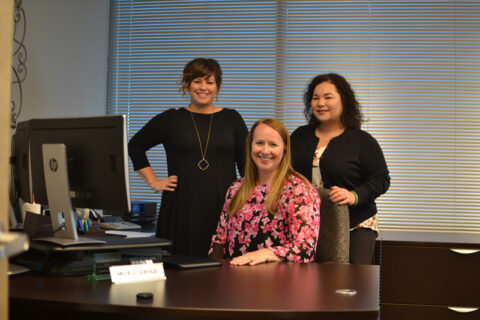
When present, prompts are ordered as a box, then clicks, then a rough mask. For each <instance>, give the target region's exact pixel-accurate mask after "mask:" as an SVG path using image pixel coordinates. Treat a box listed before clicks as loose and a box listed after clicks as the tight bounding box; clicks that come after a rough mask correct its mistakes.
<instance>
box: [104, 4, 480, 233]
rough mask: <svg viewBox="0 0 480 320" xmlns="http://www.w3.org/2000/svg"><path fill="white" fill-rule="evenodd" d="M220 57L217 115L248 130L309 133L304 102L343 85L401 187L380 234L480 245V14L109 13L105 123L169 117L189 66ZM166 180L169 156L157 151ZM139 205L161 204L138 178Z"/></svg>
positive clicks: (478, 7) (117, 9)
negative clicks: (436, 234) (469, 240)
mask: <svg viewBox="0 0 480 320" xmlns="http://www.w3.org/2000/svg"><path fill="white" fill-rule="evenodd" d="M196 57H212V58H216V59H217V60H218V61H219V62H220V64H221V65H222V69H223V73H224V83H223V85H222V89H221V91H220V96H219V99H218V100H217V101H216V105H218V106H220V107H230V108H235V109H236V110H238V111H239V112H240V113H241V114H242V116H243V118H244V119H245V121H246V123H247V126H251V124H253V122H255V121H256V120H258V119H259V118H262V117H275V118H278V119H280V120H281V121H283V122H284V123H285V125H286V126H287V128H288V129H289V130H290V131H292V130H294V129H295V128H296V127H298V126H300V125H303V124H305V122H306V121H305V119H304V117H303V112H302V111H303V102H302V96H303V92H304V90H305V87H306V85H307V83H308V82H309V80H310V79H311V78H312V77H314V76H315V75H317V74H320V73H326V72H336V73H339V74H341V75H343V76H345V78H346V79H347V80H349V82H350V83H351V85H352V87H353V88H354V90H355V92H356V94H357V97H358V99H359V101H360V103H361V105H362V112H363V113H364V116H365V119H366V121H365V123H364V124H363V126H362V128H363V129H364V130H366V131H368V132H370V133H371V134H372V135H373V136H374V137H375V138H376V139H377V140H378V141H379V143H380V145H381V146H382V149H383V151H384V153H385V157H386V160H387V164H388V166H389V169H390V172H391V177H392V184H391V187H390V189H389V190H388V192H387V193H386V194H385V195H383V196H381V197H380V198H379V199H378V200H377V205H378V208H379V215H378V217H379V224H380V229H381V230H398V231H400V230H403V231H440V232H461V233H480V200H479V199H480V197H479V196H478V194H480V147H479V143H478V141H479V138H480V129H479V128H478V123H479V122H480V110H479V108H478V107H479V102H480V90H478V88H479V83H480V1H395V0H391V1H373V0H371V1H131V0H129V1H127V0H113V1H111V16H110V49H109V77H108V79H109V85H108V90H109V92H108V112H109V113H123V114H126V115H127V118H128V135H129V137H131V136H132V135H133V134H135V133H136V132H137V131H138V130H139V129H140V128H141V127H142V126H143V125H144V124H145V123H146V122H147V121H148V120H149V119H150V118H152V117H153V116H154V115H156V114H157V113H160V112H162V111H164V110H166V109H168V108H179V107H183V106H186V105H187V104H188V101H189V100H188V97H182V96H181V95H180V94H179V91H178V89H179V86H180V84H179V81H180V79H181V72H182V70H183V67H184V65H185V64H186V63H187V62H188V61H190V60H191V59H193V58H196ZM148 155H149V159H150V160H151V164H152V166H153V167H154V169H155V171H156V173H157V174H158V175H159V176H165V175H166V162H165V161H166V160H165V155H164V153H163V148H162V147H161V146H158V147H156V148H154V149H152V150H151V151H149V154H148ZM130 178H131V190H132V198H134V199H148V200H155V201H158V200H159V199H158V195H156V194H154V193H153V192H152V191H150V190H149V188H148V187H146V186H145V184H144V183H143V181H141V179H140V178H139V177H138V175H137V174H135V173H133V172H132V173H131V176H130Z"/></svg>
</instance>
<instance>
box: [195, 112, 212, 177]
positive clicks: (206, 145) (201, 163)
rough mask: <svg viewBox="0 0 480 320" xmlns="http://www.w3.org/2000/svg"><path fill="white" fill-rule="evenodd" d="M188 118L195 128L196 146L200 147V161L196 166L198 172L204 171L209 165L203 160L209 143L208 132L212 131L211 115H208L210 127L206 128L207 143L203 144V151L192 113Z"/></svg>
mask: <svg viewBox="0 0 480 320" xmlns="http://www.w3.org/2000/svg"><path fill="white" fill-rule="evenodd" d="M190 116H191V117H192V121H193V126H194V127H195V132H196V133H197V138H198V145H199V146H200V153H201V154H202V159H201V160H200V161H198V163H197V166H198V168H199V169H200V170H202V171H205V170H207V169H208V167H209V166H210V163H209V162H208V160H207V159H205V156H206V155H207V148H208V142H209V141H210V132H211V131H212V120H213V113H212V114H211V115H210V125H209V127H208V135H207V141H206V142H205V150H204V149H203V147H202V139H200V133H199V132H198V128H197V124H196V123H195V119H194V118H193V112H190Z"/></svg>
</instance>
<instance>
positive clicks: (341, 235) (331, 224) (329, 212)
mask: <svg viewBox="0 0 480 320" xmlns="http://www.w3.org/2000/svg"><path fill="white" fill-rule="evenodd" d="M317 191H318V194H319V196H320V200H321V205H320V232H319V235H318V243H317V251H316V253H315V262H330V263H349V249H350V230H349V229H350V218H349V215H348V206H347V205H336V204H333V203H332V202H331V201H330V200H329V199H328V193H329V192H330V189H323V188H318V189H317Z"/></svg>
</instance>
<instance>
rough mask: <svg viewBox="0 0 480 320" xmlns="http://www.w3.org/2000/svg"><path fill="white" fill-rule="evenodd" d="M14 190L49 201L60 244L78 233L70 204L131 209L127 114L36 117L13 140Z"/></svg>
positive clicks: (26, 197)
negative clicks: (53, 117)
mask: <svg viewBox="0 0 480 320" xmlns="http://www.w3.org/2000/svg"><path fill="white" fill-rule="evenodd" d="M12 141H13V153H14V157H13V159H14V161H13V163H14V170H13V171H14V179H15V190H16V191H17V193H18V194H19V196H20V197H21V198H22V199H24V200H25V201H28V202H33V201H35V202H36V203H40V204H44V205H48V207H49V209H50V215H51V220H52V227H53V231H54V235H55V237H54V238H52V239H44V240H52V241H54V242H56V243H59V244H62V245H68V244H76V243H83V242H92V241H91V239H85V238H81V237H78V235H77V230H76V225H75V222H76V220H75V218H74V217H75V215H74V213H73V210H72V207H75V208H91V209H107V210H118V211H123V212H129V211H130V203H131V202H130V190H129V176H128V157H127V132H126V119H125V116H123V115H118V116H98V117H84V118H56V119H32V120H28V121H24V122H21V123H19V124H18V127H17V131H16V133H15V135H14V137H13V139H12Z"/></svg>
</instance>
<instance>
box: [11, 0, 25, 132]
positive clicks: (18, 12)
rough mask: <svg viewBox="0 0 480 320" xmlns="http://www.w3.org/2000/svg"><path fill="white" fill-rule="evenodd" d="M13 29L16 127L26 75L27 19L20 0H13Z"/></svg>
mask: <svg viewBox="0 0 480 320" xmlns="http://www.w3.org/2000/svg"><path fill="white" fill-rule="evenodd" d="M14 23H15V25H14V31H13V41H14V43H13V59H12V71H13V74H12V100H11V106H12V109H11V126H12V128H16V126H17V119H18V116H19V115H20V112H21V111H22V103H23V92H22V83H23V82H24V81H25V78H26V77H27V66H26V61H27V48H26V47H25V44H24V41H25V33H26V30H27V21H26V19H25V11H24V10H23V7H22V0H15V12H14Z"/></svg>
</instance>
